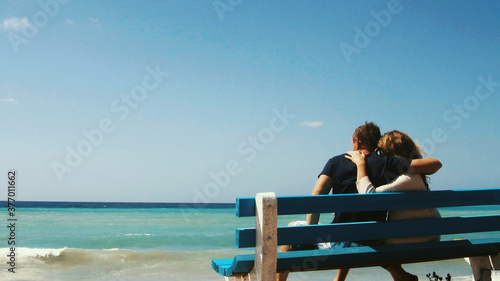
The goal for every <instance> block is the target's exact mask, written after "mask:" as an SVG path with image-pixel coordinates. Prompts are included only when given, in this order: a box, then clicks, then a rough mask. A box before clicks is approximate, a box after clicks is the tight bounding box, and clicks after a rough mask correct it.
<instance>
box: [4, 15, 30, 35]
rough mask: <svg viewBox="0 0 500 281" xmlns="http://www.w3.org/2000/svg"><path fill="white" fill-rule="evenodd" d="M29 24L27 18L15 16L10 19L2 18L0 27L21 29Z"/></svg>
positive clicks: (10, 29)
mask: <svg viewBox="0 0 500 281" xmlns="http://www.w3.org/2000/svg"><path fill="white" fill-rule="evenodd" d="M29 26H30V23H29V22H28V18H26V17H23V18H15V17H12V18H10V19H4V20H3V22H2V24H0V27H2V28H3V29H5V30H7V31H16V32H17V31H21V30H22V29H24V28H27V27H29Z"/></svg>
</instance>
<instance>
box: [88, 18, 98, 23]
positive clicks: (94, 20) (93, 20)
mask: <svg viewBox="0 0 500 281" xmlns="http://www.w3.org/2000/svg"><path fill="white" fill-rule="evenodd" d="M89 20H90V21H91V22H93V23H98V22H99V19H95V18H89Z"/></svg>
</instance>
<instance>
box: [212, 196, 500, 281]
mask: <svg viewBox="0 0 500 281" xmlns="http://www.w3.org/2000/svg"><path fill="white" fill-rule="evenodd" d="M481 205H500V189H480V190H446V191H430V192H393V193H377V194H343V195H319V196H290V197H276V195H275V194H274V193H259V194H257V196H256V197H255V198H238V199H237V201H236V215H237V216H238V217H249V216H255V220H256V227H255V228H243V229H236V247H238V248H247V247H255V255H254V254H243V255H236V256H234V257H232V258H227V259H214V260H212V268H213V269H214V270H215V271H216V272H217V273H219V274H221V275H222V276H225V278H226V280H252V281H253V280H262V281H267V280H275V274H276V272H278V271H285V270H289V271H313V270H328V269H338V268H356V267H367V266H376V265H387V264H391V263H401V264H404V263H415V262H424V261H437V260H445V259H454V258H463V257H472V256H485V255H492V254H497V253H499V252H500V235H499V233H495V232H496V231H500V214H493V215H492V214H481V215H475V216H467V217H442V218H439V219H435V218H433V219H415V220H404V221H385V222H374V221H369V222H358V223H337V224H322V225H308V226H279V227H278V225H277V221H278V215H292V214H308V213H329V215H330V216H331V213H333V212H364V211H380V210H398V209H419V208H444V207H464V206H481ZM499 209H500V206H499ZM480 232H491V233H487V234H483V235H481V237H483V238H470V239H469V237H471V235H468V233H480ZM464 234H467V235H464ZM428 235H445V236H443V237H442V239H441V241H440V242H426V243H414V244H397V245H377V246H363V247H354V248H344V249H329V250H304V251H292V252H283V253H281V252H280V253H278V251H277V247H278V246H279V245H295V244H312V243H318V242H333V241H363V240H377V239H388V238H398V237H399V238H403V237H415V236H428ZM462 236H465V238H464V237H462ZM476 236H477V235H476ZM447 237H451V238H447ZM457 237H460V239H453V238H457ZM485 237H486V238H485Z"/></svg>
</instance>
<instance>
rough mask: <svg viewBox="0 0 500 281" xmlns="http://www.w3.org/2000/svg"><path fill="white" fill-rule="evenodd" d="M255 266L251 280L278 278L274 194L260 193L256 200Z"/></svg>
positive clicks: (276, 210) (276, 207) (276, 214)
mask: <svg viewBox="0 0 500 281" xmlns="http://www.w3.org/2000/svg"><path fill="white" fill-rule="evenodd" d="M255 212H256V215H255V230H256V233H255V236H254V237H255V240H256V243H255V266H254V267H253V269H252V271H251V272H250V278H251V279H253V278H254V277H255V279H256V280H257V281H267V280H273V279H275V278H276V263H277V261H276V259H277V251H276V249H277V247H278V244H277V241H278V233H277V226H278V205H277V200H276V195H275V194H274V193H260V194H257V197H256V198H255Z"/></svg>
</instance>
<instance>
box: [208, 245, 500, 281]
mask: <svg viewBox="0 0 500 281" xmlns="http://www.w3.org/2000/svg"><path fill="white" fill-rule="evenodd" d="M498 252H500V238H486V239H471V240H454V241H443V242H438V243H414V244H397V245H382V246H373V247H353V248H344V249H331V250H309V251H294V252H282V253H278V264H277V270H278V271H283V270H291V271H311V270H327V269H337V268H342V267H351V268H354V267H365V266H375V265H384V264H391V263H413V262H424V261H436V260H444V259H452V258H461V257H470V256H479V255H491V254H495V253H498ZM253 259H254V255H237V256H235V258H234V259H215V260H213V261H212V267H213V268H214V269H215V270H216V271H217V272H218V273H220V274H221V275H224V276H231V275H234V274H241V273H245V272H249V271H250V270H251V269H252V267H253Z"/></svg>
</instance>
